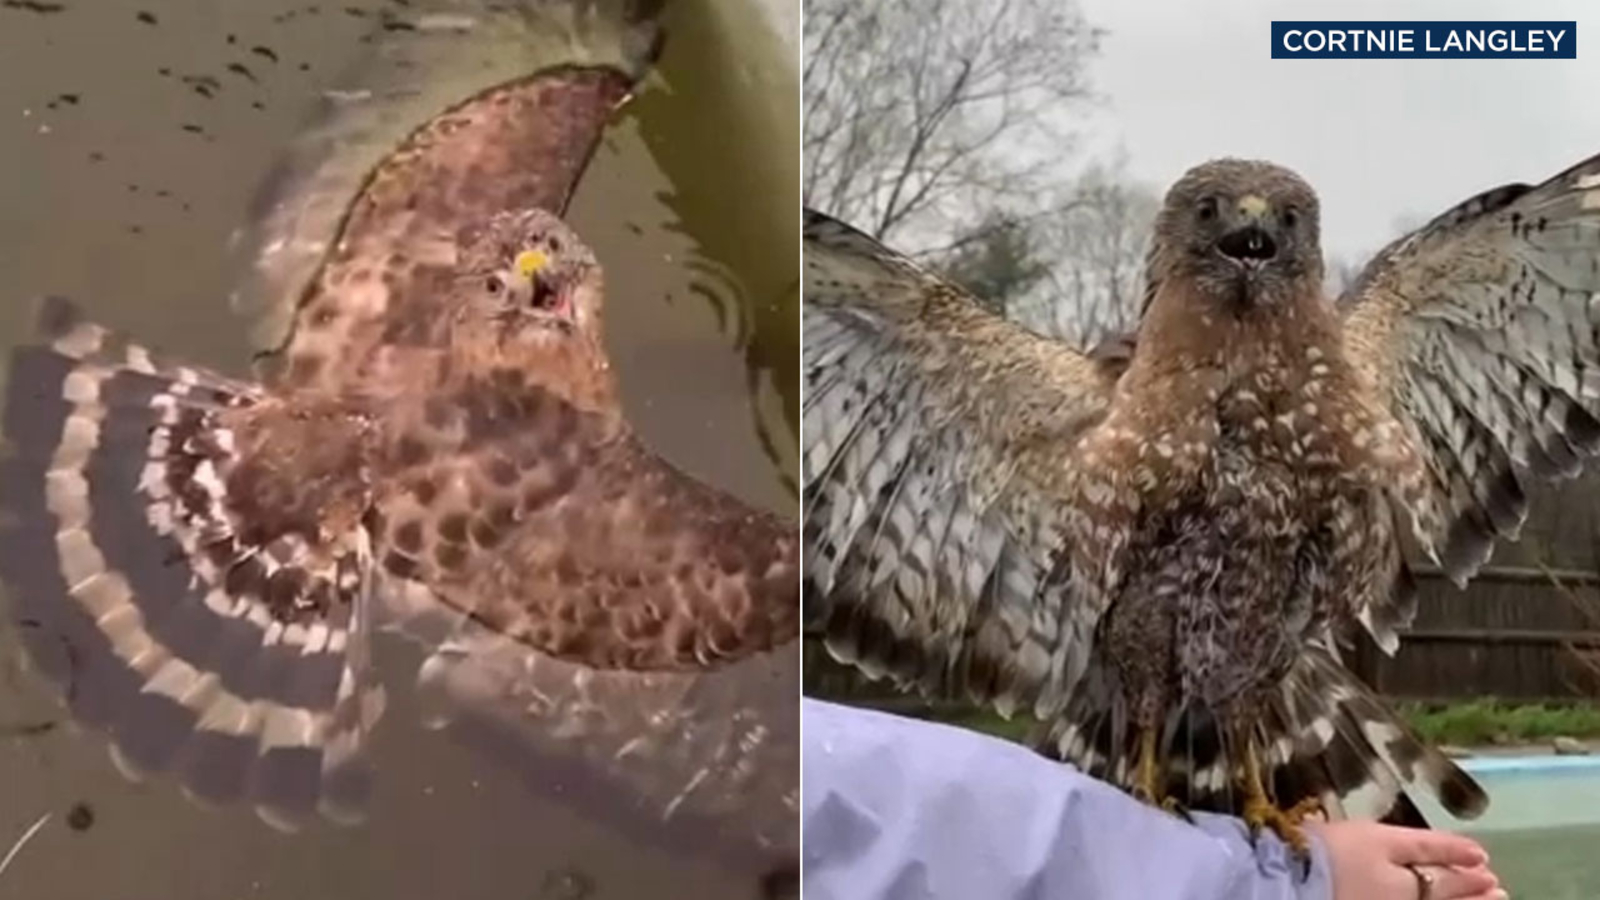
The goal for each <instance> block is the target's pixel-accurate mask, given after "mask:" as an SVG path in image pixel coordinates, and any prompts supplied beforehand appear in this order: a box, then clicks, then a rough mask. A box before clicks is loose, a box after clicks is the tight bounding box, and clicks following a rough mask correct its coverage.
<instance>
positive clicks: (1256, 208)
mask: <svg viewBox="0 0 1600 900" xmlns="http://www.w3.org/2000/svg"><path fill="white" fill-rule="evenodd" d="M1239 211H1240V212H1242V213H1244V214H1245V215H1247V216H1263V215H1266V212H1267V201H1266V200H1264V199H1262V198H1261V195H1259V194H1248V195H1246V196H1244V197H1241V198H1239Z"/></svg>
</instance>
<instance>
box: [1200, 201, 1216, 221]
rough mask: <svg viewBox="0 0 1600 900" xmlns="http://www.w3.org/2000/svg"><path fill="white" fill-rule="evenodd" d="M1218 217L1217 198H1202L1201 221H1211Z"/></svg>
mask: <svg viewBox="0 0 1600 900" xmlns="http://www.w3.org/2000/svg"><path fill="white" fill-rule="evenodd" d="M1216 217H1217V198H1215V197H1201V198H1200V221H1202V222H1210V221H1212V220H1213V219H1215V218H1216Z"/></svg>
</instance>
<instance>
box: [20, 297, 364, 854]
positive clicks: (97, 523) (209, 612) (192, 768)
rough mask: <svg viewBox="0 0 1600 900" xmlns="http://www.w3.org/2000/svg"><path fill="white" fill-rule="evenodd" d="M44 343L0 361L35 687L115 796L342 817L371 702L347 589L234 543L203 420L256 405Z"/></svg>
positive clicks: (245, 395) (215, 381) (350, 805)
mask: <svg viewBox="0 0 1600 900" xmlns="http://www.w3.org/2000/svg"><path fill="white" fill-rule="evenodd" d="M40 341H41V342H40V344H38V345H35V346H28V347H23V348H20V349H19V350H17V351H16V352H15V354H14V355H13V357H12V360H11V363H10V370H9V377H8V378H7V382H6V395H5V407H4V413H3V418H0V429H3V434H4V435H5V438H6V442H7V448H6V452H5V453H4V454H3V456H0V581H4V583H5V587H6V589H7V599H8V601H9V603H8V605H9V607H10V612H11V615H12V617H13V619H14V620H15V621H16V622H17V624H18V625H19V633H20V635H21V637H22V639H23V641H24V643H25V644H26V645H27V647H28V649H29V656H30V658H31V659H32V661H33V664H34V665H35V667H36V668H38V669H39V670H41V672H42V673H43V674H45V675H46V676H47V677H49V678H50V679H51V680H53V681H55V682H56V683H58V684H59V685H60V686H61V687H62V690H63V691H64V693H65V701H66V703H67V704H68V706H69V707H70V708H71V710H72V712H73V714H74V715H75V716H76V717H77V718H78V719H79V720H80V721H83V722H85V723H86V724H89V725H92V726H94V727H97V728H100V729H103V730H105V731H106V732H107V733H108V735H109V736H110V738H111V740H112V742H113V747H112V757H113V759H114V761H115V762H116V764H117V766H118V768H120V769H121V770H122V771H123V772H124V773H125V774H127V775H129V776H130V777H136V778H138V777H143V776H145V775H147V774H155V773H160V772H172V773H174V774H175V775H176V777H177V779H178V780H179V781H180V782H181V784H182V785H183V787H184V789H185V791H186V792H187V793H188V794H190V796H192V797H194V798H195V799H197V800H200V801H204V802H225V801H233V800H248V801H249V802H250V803H252V804H253V805H254V806H255V807H256V809H257V811H258V812H259V813H260V815H261V816H262V818H263V819H265V820H267V821H268V822H269V823H271V824H273V825H275V826H277V827H282V828H288V827H292V826H294V825H295V824H297V823H298V822H300V821H302V820H303V819H305V818H307V817H309V816H310V815H311V814H313V813H314V812H315V811H316V810H318V809H319V808H320V810H321V811H322V812H323V813H324V814H326V815H328V816H329V817H330V818H336V819H347V818H355V817H359V814H360V809H361V806H362V801H363V798H364V796H365V793H366V783H367V778H366V775H365V770H364V765H363V764H362V762H361V757H360V754H359V752H358V750H359V747H360V744H361V735H362V733H363V732H364V731H365V730H366V729H367V728H368V727H369V726H370V724H371V721H372V719H373V718H375V715H376V710H377V708H378V707H379V706H381V702H382V700H381V694H378V693H377V692H376V689H374V688H370V687H368V686H367V684H366V680H365V677H364V676H365V671H366V668H367V665H366V642H365V637H364V633H365V622H364V621H363V619H364V616H365V612H364V610H363V609H362V608H361V604H360V603H359V602H358V601H359V595H360V594H361V592H362V588H363V586H364V585H363V582H364V577H363V572H362V570H361V567H360V565H359V561H357V560H351V559H336V560H335V561H334V563H333V564H332V565H331V568H330V566H329V565H328V564H320V563H318V564H314V563H313V562H312V561H311V560H310V558H309V551H310V549H311V548H307V547H304V546H299V547H295V546H291V545H290V544H292V542H285V541H281V540H280V541H278V542H276V543H275V545H274V546H269V547H255V546H249V545H247V544H246V543H244V542H243V541H242V540H241V539H240V538H239V537H238V536H237V535H236V534H235V533H234V529H233V527H232V524H231V520H230V518H229V515H228V512H227V509H226V507H225V503H224V501H225V500H226V493H227V480H226V474H227V471H228V470H229V468H230V467H231V465H232V463H233V461H234V459H235V458H236V456H237V452H236V449H235V448H234V446H233V444H232V439H231V435H230V434H229V432H228V431H227V429H226V428H225V427H224V426H222V425H221V424H219V419H220V418H221V417H222V416H223V415H224V414H225V413H226V412H227V411H229V410H232V409H237V408H241V407H246V406H249V405H251V404H253V403H255V402H257V400H258V397H259V395H258V393H257V390H256V389H255V388H254V387H252V386H251V385H249V384H244V383H238V382H233V381H231V380H229V379H226V378H223V377H221V376H217V375H213V374H211V373H208V372H204V371H202V370H199V369H194V368H188V367H182V366H175V365H170V364H168V363H165V362H163V361H160V360H158V359H156V358H155V357H153V356H152V355H151V354H150V353H149V352H147V351H146V350H144V349H143V348H141V347H139V346H137V345H134V344H130V343H128V342H126V341H125V340H123V339H122V338H121V337H119V336H118V335H116V334H114V333H113V332H110V331H107V330H106V329H103V328H100V327H99V326H96V325H93V324H90V323H88V322H85V321H82V320H81V319H80V318H79V316H78V314H77V312H76V310H75V309H73V307H72V306H71V305H70V304H68V303H67V302H65V301H61V300H54V299H52V300H47V301H45V303H44V306H43V313H42V316H41V320H40ZM280 545H281V546H280ZM308 601H314V602H308ZM308 609H309V610H311V611H312V612H313V613H314V614H313V615H303V614H302V615H298V616H294V615H287V616H286V615H283V614H274V610H279V611H282V610H290V611H294V612H298V613H304V612H305V611H306V610H308Z"/></svg>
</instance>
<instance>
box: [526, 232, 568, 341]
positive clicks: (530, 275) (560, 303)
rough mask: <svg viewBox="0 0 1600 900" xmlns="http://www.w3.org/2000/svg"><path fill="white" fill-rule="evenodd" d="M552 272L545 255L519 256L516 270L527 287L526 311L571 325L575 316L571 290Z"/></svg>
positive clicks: (535, 251) (532, 252) (537, 251)
mask: <svg viewBox="0 0 1600 900" xmlns="http://www.w3.org/2000/svg"><path fill="white" fill-rule="evenodd" d="M553 268H554V267H553V266H552V265H551V264H550V258H549V257H547V256H546V255H545V254H544V253H543V251H540V250H526V251H523V252H522V253H520V254H518V256H517V262H516V270H517V274H518V275H519V276H520V277H521V278H522V279H523V283H524V284H525V285H526V290H527V308H528V309H530V310H533V311H535V312H539V313H544V314H546V315H549V316H552V317H554V318H557V319H559V320H561V321H563V322H566V323H568V324H570V323H571V322H572V318H573V314H574V312H575V310H574V309H573V305H572V287H571V285H570V284H568V282H567V279H565V278H563V277H561V275H560V273H558V272H556V271H553Z"/></svg>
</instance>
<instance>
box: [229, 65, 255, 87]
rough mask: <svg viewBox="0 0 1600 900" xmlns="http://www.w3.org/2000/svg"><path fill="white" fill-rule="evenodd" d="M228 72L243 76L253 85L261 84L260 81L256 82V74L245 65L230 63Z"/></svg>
mask: <svg viewBox="0 0 1600 900" xmlns="http://www.w3.org/2000/svg"><path fill="white" fill-rule="evenodd" d="M228 71H229V72H234V73H237V74H239V75H243V76H244V77H246V78H248V79H250V81H251V82H252V83H254V84H260V83H261V82H259V81H256V76H255V73H254V72H251V71H250V70H249V69H247V68H245V65H244V63H228Z"/></svg>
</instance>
